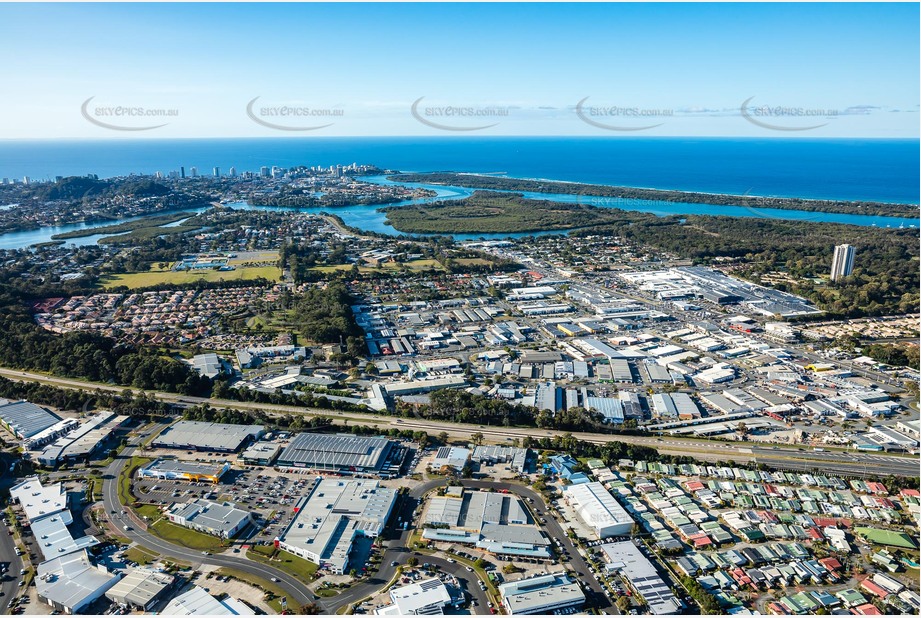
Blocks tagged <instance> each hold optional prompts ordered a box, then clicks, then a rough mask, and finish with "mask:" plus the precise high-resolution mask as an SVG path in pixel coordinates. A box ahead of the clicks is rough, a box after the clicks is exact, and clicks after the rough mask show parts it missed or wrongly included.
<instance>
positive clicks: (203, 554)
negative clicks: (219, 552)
mask: <svg viewBox="0 0 921 618" xmlns="http://www.w3.org/2000/svg"><path fill="white" fill-rule="evenodd" d="M201 555H202V556H210V555H211V552H210V551H203V552H202V553H201Z"/></svg>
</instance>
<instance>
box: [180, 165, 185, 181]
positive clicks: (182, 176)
mask: <svg viewBox="0 0 921 618" xmlns="http://www.w3.org/2000/svg"><path fill="white" fill-rule="evenodd" d="M179 177H180V178H185V165H183V166H180V168H179Z"/></svg>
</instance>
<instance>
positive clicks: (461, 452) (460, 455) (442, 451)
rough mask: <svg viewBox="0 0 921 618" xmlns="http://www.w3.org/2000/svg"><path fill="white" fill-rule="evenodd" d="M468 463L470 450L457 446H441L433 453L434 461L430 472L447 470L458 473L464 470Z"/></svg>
mask: <svg viewBox="0 0 921 618" xmlns="http://www.w3.org/2000/svg"><path fill="white" fill-rule="evenodd" d="M468 461H470V449H466V448H461V447H458V446H442V447H439V448H438V451H437V452H436V453H435V459H434V461H432V470H436V471H437V470H442V469H444V468H449V469H451V470H455V471H460V470H463V469H464V466H466V465H467V462H468Z"/></svg>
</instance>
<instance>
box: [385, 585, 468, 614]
mask: <svg viewBox="0 0 921 618" xmlns="http://www.w3.org/2000/svg"><path fill="white" fill-rule="evenodd" d="M390 600H391V601H393V603H392V604H390V605H387V606H386V607H381V608H379V609H378V610H377V611H375V612H374V613H375V614H377V615H378V616H438V615H443V614H444V609H445V607H448V606H449V605H452V604H455V605H456V604H460V602H462V600H463V597H462V596H460V597H459V596H458V595H457V593H455V594H452V591H451V589H449V588H448V586H447V585H445V583H444V582H443V581H441V580H440V579H438V578H437V577H432V578H430V579H423V580H422V581H419V582H415V583H412V584H409V585H406V586H399V587H396V588H392V589H391V590H390Z"/></svg>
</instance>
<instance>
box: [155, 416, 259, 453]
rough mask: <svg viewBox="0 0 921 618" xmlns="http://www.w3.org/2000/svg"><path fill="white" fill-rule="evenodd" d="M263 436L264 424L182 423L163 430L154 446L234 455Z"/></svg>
mask: <svg viewBox="0 0 921 618" xmlns="http://www.w3.org/2000/svg"><path fill="white" fill-rule="evenodd" d="M264 433H265V427H263V426H262V425H230V424H226V423H204V422H200V421H179V422H178V423H175V424H173V425H170V426H169V427H167V428H166V429H164V430H163V432H162V433H160V435H159V436H157V437H156V438H154V440H153V442H152V443H151V446H152V447H154V448H180V449H191V450H197V451H219V452H222V453H235V452H237V451H239V450H240V448H241V447H242V446H243V445H244V444H246V443H247V442H249V441H250V440H258V439H259V438H261V437H262V435H263V434H264Z"/></svg>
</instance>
